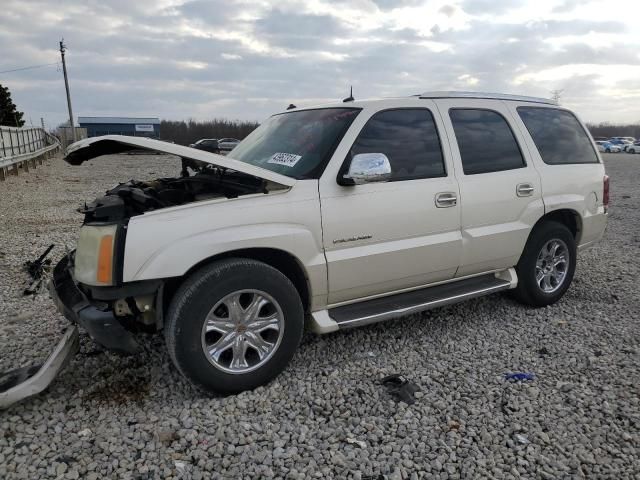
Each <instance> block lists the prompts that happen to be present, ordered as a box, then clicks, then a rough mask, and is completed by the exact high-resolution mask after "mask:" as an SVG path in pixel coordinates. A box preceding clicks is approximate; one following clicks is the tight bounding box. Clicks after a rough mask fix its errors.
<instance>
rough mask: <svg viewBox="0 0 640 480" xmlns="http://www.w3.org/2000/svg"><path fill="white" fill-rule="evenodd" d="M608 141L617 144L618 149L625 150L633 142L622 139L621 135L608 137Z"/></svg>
mask: <svg viewBox="0 0 640 480" xmlns="http://www.w3.org/2000/svg"><path fill="white" fill-rule="evenodd" d="M609 143H611V144H612V145H617V146H618V147H620V150H622V151H624V152H626V151H627V147H628V146H629V145H632V144H633V142H630V141H629V140H624V139H623V137H613V138H610V139H609Z"/></svg>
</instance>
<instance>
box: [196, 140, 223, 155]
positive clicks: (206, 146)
mask: <svg viewBox="0 0 640 480" xmlns="http://www.w3.org/2000/svg"><path fill="white" fill-rule="evenodd" d="M189 146H190V147H191V148H197V149H198V150H204V151H205V152H211V153H220V143H219V141H218V139H217V138H201V139H200V140H198V141H197V142H196V143H192V144H191V145H189Z"/></svg>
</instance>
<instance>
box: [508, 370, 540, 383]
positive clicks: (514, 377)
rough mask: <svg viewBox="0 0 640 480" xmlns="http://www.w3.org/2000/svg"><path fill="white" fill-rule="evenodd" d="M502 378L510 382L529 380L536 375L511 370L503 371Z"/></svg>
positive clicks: (533, 378)
mask: <svg viewBox="0 0 640 480" xmlns="http://www.w3.org/2000/svg"><path fill="white" fill-rule="evenodd" d="M504 379H505V380H507V381H510V382H530V381H533V380H535V379H536V375H535V373H531V372H513V373H505V374H504Z"/></svg>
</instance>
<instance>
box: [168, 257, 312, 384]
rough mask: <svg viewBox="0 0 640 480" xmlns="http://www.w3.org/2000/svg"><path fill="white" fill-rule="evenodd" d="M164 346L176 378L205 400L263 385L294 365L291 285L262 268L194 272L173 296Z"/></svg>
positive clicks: (299, 314) (298, 326)
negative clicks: (208, 396) (186, 381)
mask: <svg viewBox="0 0 640 480" xmlns="http://www.w3.org/2000/svg"><path fill="white" fill-rule="evenodd" d="M167 316H168V321H167V324H166V326H165V339H166V343H167V348H168V350H169V354H170V355H171V358H172V359H173V361H174V363H175V365H176V367H177V368H178V370H179V371H180V372H181V373H182V374H183V375H184V376H185V377H187V378H188V379H189V380H191V382H193V383H194V384H195V385H196V386H198V387H199V388H201V389H203V390H205V391H207V392H218V393H237V392H240V391H243V390H248V389H252V388H255V387H257V386H259V385H262V384H264V383H267V382H268V381H269V380H271V379H272V378H274V377H275V376H276V375H278V374H279V373H280V372H281V371H282V370H284V368H285V367H286V365H287V363H288V362H289V360H291V358H292V357H293V354H294V352H295V350H296V348H297V347H298V344H299V343H300V339H301V337H302V330H303V324H304V311H303V307H302V303H301V301H300V297H299V295H298V292H297V290H296V288H295V287H294V285H293V284H292V283H291V281H290V280H289V279H288V278H287V277H286V276H285V275H283V274H282V273H281V272H279V271H278V270H276V269H275V268H273V267H270V266H269V265H266V264H264V263H261V262H257V261H254V260H248V259H229V260H223V261H220V262H217V263H214V264H212V265H209V266H206V267H204V268H202V269H201V270H199V271H197V272H195V273H194V274H193V275H192V276H191V277H190V278H188V279H187V281H186V282H185V283H184V284H183V285H182V286H181V287H180V289H179V290H178V291H177V292H176V295H175V296H174V299H173V301H172V304H171V307H170V308H169V312H168V315H167Z"/></svg>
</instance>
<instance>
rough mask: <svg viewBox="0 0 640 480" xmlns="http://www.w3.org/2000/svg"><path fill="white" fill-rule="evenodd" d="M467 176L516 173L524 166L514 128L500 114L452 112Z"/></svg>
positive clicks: (452, 120)
mask: <svg viewBox="0 0 640 480" xmlns="http://www.w3.org/2000/svg"><path fill="white" fill-rule="evenodd" d="M449 116H450V117H451V123H452V124H453V130H454V131H455V134H456V139H457V140H458V148H459V149H460V157H461V158H462V169H463V170H464V174H465V175H475V174H478V173H487V172H498V171H500V170H513V169H514V168H522V167H524V166H525V163H524V158H522V152H520V147H519V146H518V143H517V142H516V139H515V137H514V136H513V132H512V131H511V127H509V124H507V121H506V120H505V119H504V117H503V116H502V115H500V114H499V113H498V112H494V111H492V110H480V109H466V108H455V109H451V110H449Z"/></svg>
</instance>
